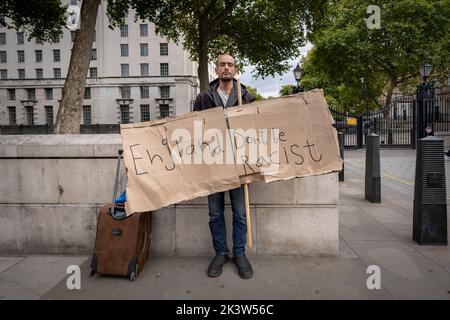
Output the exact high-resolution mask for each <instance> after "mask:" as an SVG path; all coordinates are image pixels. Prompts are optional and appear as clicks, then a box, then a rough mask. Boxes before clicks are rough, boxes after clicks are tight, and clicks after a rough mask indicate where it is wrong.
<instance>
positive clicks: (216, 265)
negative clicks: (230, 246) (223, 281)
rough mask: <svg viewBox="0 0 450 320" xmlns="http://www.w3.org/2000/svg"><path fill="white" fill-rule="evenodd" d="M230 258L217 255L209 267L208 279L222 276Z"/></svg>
mask: <svg viewBox="0 0 450 320" xmlns="http://www.w3.org/2000/svg"><path fill="white" fill-rule="evenodd" d="M228 259H229V258H228V256H224V255H221V254H217V255H216V256H215V257H214V259H213V260H212V261H211V263H210V264H209V267H208V277H213V278H215V277H218V276H220V275H221V274H222V267H223V265H224V264H225V263H227V261H228Z"/></svg>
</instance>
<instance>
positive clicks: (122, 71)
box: [120, 64, 130, 77]
mask: <svg viewBox="0 0 450 320" xmlns="http://www.w3.org/2000/svg"><path fill="white" fill-rule="evenodd" d="M129 74H130V68H129V65H128V64H121V65H120V75H121V76H122V77H128V76H129Z"/></svg>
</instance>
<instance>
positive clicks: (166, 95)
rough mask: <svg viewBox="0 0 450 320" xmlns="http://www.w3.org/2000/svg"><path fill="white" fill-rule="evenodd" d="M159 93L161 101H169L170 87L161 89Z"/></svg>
mask: <svg viewBox="0 0 450 320" xmlns="http://www.w3.org/2000/svg"><path fill="white" fill-rule="evenodd" d="M159 93H160V95H161V99H169V97H170V87H169V86H164V87H159Z"/></svg>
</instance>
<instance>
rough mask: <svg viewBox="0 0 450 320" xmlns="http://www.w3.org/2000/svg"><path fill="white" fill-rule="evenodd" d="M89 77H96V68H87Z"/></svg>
mask: <svg viewBox="0 0 450 320" xmlns="http://www.w3.org/2000/svg"><path fill="white" fill-rule="evenodd" d="M89 77H91V78H96V77H97V68H95V67H93V68H89Z"/></svg>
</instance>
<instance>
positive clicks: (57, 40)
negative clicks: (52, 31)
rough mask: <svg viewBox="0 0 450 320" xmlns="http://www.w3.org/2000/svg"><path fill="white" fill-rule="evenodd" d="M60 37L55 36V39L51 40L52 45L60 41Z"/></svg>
mask: <svg viewBox="0 0 450 320" xmlns="http://www.w3.org/2000/svg"><path fill="white" fill-rule="evenodd" d="M60 39H61V38H60V36H56V37H55V38H53V39H52V41H53V43H59V41H60Z"/></svg>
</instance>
